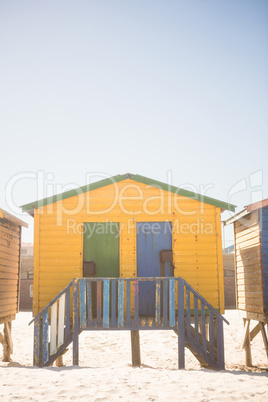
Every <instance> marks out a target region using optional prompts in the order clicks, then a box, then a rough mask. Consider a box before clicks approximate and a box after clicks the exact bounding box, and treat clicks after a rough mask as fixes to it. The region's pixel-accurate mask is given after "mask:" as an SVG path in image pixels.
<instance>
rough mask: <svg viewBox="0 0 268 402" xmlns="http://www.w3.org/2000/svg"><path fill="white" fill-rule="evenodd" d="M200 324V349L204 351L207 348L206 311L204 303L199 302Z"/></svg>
mask: <svg viewBox="0 0 268 402" xmlns="http://www.w3.org/2000/svg"><path fill="white" fill-rule="evenodd" d="M201 326H202V349H203V351H204V352H205V353H207V352H208V350H207V338H206V313H205V305H204V303H202V302H201Z"/></svg>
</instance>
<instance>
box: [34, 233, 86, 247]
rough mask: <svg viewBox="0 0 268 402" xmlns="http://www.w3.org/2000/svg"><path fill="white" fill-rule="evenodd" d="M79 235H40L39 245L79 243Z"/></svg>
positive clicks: (55, 245)
mask: <svg viewBox="0 0 268 402" xmlns="http://www.w3.org/2000/svg"><path fill="white" fill-rule="evenodd" d="M81 236H82V234H80V235H75V236H67V237H58V236H54V237H42V238H40V247H45V246H50V245H51V246H54V247H57V246H61V245H66V246H68V245H78V244H81Z"/></svg>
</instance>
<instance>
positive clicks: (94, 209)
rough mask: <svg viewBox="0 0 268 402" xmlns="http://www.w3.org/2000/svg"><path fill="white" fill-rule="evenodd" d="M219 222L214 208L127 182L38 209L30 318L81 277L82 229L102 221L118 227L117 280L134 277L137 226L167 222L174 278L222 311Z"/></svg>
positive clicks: (218, 214) (218, 215) (217, 209)
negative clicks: (180, 277)
mask: <svg viewBox="0 0 268 402" xmlns="http://www.w3.org/2000/svg"><path fill="white" fill-rule="evenodd" d="M219 217H220V209H219V208H216V207H214V206H212V205H208V204H203V203H201V202H199V201H196V200H191V199H189V198H186V197H183V196H178V195H175V194H172V193H169V192H167V191H163V190H160V189H157V188H154V187H151V186H148V185H146V184H141V183H136V182H135V183H134V184H133V182H132V181H131V180H130V179H126V180H124V181H122V182H119V183H117V184H116V185H113V184H111V185H109V186H106V187H103V188H99V189H96V190H93V191H91V192H89V193H86V194H81V195H77V196H75V197H71V198H69V199H66V200H64V201H58V202H57V203H54V204H50V205H48V206H46V207H42V208H39V209H38V210H37V211H35V247H34V252H35V258H34V261H35V262H34V265H35V268H34V269H35V275H34V278H35V279H34V314H37V313H38V312H39V311H40V310H41V309H42V308H43V307H44V306H45V305H46V304H47V303H48V302H49V301H50V300H51V298H52V297H54V296H55V295H56V294H57V293H58V292H59V291H60V290H61V289H62V288H63V287H64V286H65V285H66V284H67V283H68V282H70V281H71V280H72V279H73V278H74V277H79V276H82V262H83V223H84V222H105V221H109V222H119V229H120V253H119V255H120V276H121V277H135V276H136V275H137V257H136V222H157V221H171V222H172V227H173V234H172V238H173V264H174V267H175V272H174V274H175V276H182V277H184V278H185V279H186V280H187V281H188V282H189V283H190V284H191V285H192V286H193V287H194V288H195V289H196V290H197V291H199V292H200V293H201V294H202V295H203V296H204V297H205V298H206V299H207V300H208V301H209V302H210V303H212V304H213V306H215V307H216V308H219V307H221V311H223V298H222V293H221V292H222V287H223V281H222V277H223V271H222V261H221V258H222V257H221V243H220V242H221V228H220V220H219V219H220V218H219ZM217 233H218V235H217ZM219 270H221V271H222V272H219Z"/></svg>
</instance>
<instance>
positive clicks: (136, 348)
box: [130, 330, 141, 367]
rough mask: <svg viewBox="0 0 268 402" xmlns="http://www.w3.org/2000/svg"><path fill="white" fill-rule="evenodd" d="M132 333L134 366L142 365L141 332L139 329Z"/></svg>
mask: <svg viewBox="0 0 268 402" xmlns="http://www.w3.org/2000/svg"><path fill="white" fill-rule="evenodd" d="M130 333H131V352H132V367H140V365H141V351H140V333H139V331H136V330H135V331H130Z"/></svg>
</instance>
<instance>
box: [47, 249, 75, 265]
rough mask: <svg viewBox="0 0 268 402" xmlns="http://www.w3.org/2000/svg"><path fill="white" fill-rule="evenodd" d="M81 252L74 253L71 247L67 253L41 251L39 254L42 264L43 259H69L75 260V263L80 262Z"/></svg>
mask: <svg viewBox="0 0 268 402" xmlns="http://www.w3.org/2000/svg"><path fill="white" fill-rule="evenodd" d="M81 252H82V250H81V251H80V250H79V251H73V250H72V249H71V247H70V249H69V250H65V251H51V252H50V251H40V253H39V258H40V263H41V261H42V259H53V260H55V259H57V260H59V259H63V260H65V259H67V260H73V261H79V260H80V257H81Z"/></svg>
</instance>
